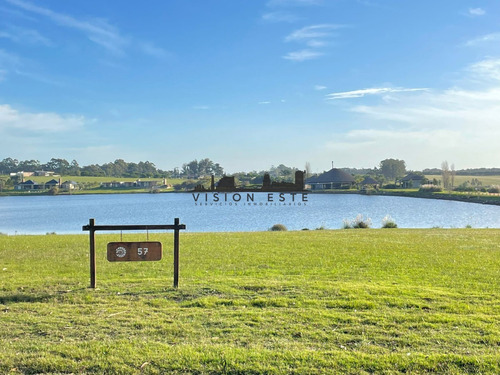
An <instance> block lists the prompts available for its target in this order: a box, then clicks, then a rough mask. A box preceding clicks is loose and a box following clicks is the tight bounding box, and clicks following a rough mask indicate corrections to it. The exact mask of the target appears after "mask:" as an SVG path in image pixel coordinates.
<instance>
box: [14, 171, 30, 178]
mask: <svg viewBox="0 0 500 375" xmlns="http://www.w3.org/2000/svg"><path fill="white" fill-rule="evenodd" d="M30 176H33V172H23V171H21V172H13V173H11V174H10V177H21V178H23V177H30Z"/></svg>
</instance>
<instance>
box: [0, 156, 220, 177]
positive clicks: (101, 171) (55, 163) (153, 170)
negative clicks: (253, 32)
mask: <svg viewBox="0 0 500 375" xmlns="http://www.w3.org/2000/svg"><path fill="white" fill-rule="evenodd" d="M36 171H50V172H54V173H56V174H59V175H63V176H93V177H101V176H103V177H133V178H148V177H153V178H172V177H178V178H200V177H201V176H207V175H211V174H214V175H216V176H222V175H223V174H224V168H223V167H222V166H221V165H220V164H219V163H214V162H213V161H211V160H210V159H208V158H205V159H202V160H200V161H198V160H193V161H190V162H189V163H185V164H183V165H182V167H181V168H174V169H172V170H167V171H165V170H161V169H159V168H157V167H156V166H155V164H154V163H152V162H150V161H145V162H142V161H141V162H139V163H133V162H126V161H125V160H123V159H117V160H115V161H114V162H109V163H104V164H90V165H85V166H80V164H79V163H78V162H77V161H76V160H72V161H71V162H69V161H67V160H66V159H60V158H52V159H50V160H49V161H48V162H46V163H40V161H38V160H21V161H19V160H17V159H13V158H5V159H3V160H2V161H0V175H7V174H10V173H17V172H36Z"/></svg>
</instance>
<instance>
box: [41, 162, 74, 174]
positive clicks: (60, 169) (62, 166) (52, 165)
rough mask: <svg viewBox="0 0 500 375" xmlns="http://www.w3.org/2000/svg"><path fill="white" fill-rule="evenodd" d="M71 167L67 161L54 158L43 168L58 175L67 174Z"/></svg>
mask: <svg viewBox="0 0 500 375" xmlns="http://www.w3.org/2000/svg"><path fill="white" fill-rule="evenodd" d="M69 167H70V165H69V163H68V161H67V160H66V159H56V158H52V159H50V161H49V162H48V163H47V164H45V165H44V166H43V168H45V169H46V170H48V171H54V172H56V173H58V174H62V175H63V174H66V172H67V171H68V169H69Z"/></svg>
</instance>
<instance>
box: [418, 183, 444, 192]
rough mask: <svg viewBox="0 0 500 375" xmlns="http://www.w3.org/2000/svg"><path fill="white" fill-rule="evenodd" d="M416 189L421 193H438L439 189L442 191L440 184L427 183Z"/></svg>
mask: <svg viewBox="0 0 500 375" xmlns="http://www.w3.org/2000/svg"><path fill="white" fill-rule="evenodd" d="M418 191H420V192H423V193H438V192H440V191H443V188H442V187H441V186H436V185H431V184H427V185H422V186H420V189H419V190H418Z"/></svg>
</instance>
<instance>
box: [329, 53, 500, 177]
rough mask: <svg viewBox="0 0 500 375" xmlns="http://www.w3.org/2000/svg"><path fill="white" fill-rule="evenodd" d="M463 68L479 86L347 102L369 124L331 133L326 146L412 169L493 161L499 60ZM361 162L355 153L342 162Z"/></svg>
mask: <svg viewBox="0 0 500 375" xmlns="http://www.w3.org/2000/svg"><path fill="white" fill-rule="evenodd" d="M464 71H465V72H467V73H468V77H467V79H466V80H464V83H467V82H470V78H474V79H476V81H475V83H476V85H477V84H478V82H482V85H481V86H480V87H479V88H477V87H476V88H475V89H469V88H459V87H454V88H449V89H447V90H441V91H438V90H432V91H421V92H416V93H415V95H412V96H411V97H408V96H404V95H399V94H398V93H395V94H394V95H397V96H398V100H397V101H395V102H391V103H384V102H381V103H379V104H377V105H358V106H354V107H351V108H350V111H351V112H353V113H357V114H358V115H360V117H361V118H360V121H361V122H362V123H363V124H367V123H368V124H369V126H370V129H366V128H365V126H363V125H360V126H359V127H358V128H357V129H356V128H354V129H351V130H349V131H348V132H347V133H344V134H334V135H333V140H332V141H330V142H328V143H327V144H326V145H325V150H328V152H330V153H333V154H334V155H332V157H334V156H336V155H337V156H338V158H342V157H344V156H342V155H343V154H345V153H346V152H347V151H348V154H349V155H350V156H352V155H358V154H359V155H370V158H371V159H374V160H382V159H384V158H386V157H398V158H402V159H405V160H407V163H408V164H409V165H410V167H411V168H425V167H430V166H439V164H440V162H441V161H442V160H452V161H453V162H454V163H455V165H457V167H458V168H469V167H478V166H483V167H494V166H497V164H498V160H499V159H498V158H499V157H500V152H499V151H498V144H500V127H499V126H498V119H499V118H500V59H498V60H493V59H489V60H484V61H480V62H478V63H475V64H472V65H471V66H469V67H468V68H467V69H465V70H464ZM478 80H481V81H478ZM359 91H363V90H359ZM325 152H326V151H325ZM356 157H357V156H356ZM361 162H362V161H361V158H360V160H351V163H349V164H346V165H353V164H356V163H361Z"/></svg>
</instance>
